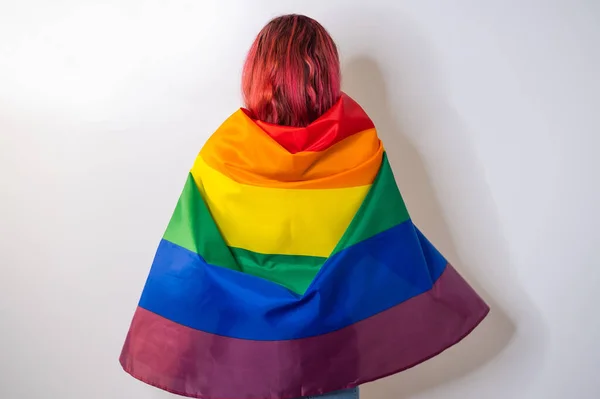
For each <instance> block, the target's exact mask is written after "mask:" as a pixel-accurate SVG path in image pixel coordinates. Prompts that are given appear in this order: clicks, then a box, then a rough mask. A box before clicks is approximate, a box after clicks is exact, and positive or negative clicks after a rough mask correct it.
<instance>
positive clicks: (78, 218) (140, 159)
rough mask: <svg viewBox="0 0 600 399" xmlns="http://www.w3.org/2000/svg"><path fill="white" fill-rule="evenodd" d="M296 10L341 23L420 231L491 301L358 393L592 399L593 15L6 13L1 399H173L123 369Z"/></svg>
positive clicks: (354, 72)
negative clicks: (157, 274)
mask: <svg viewBox="0 0 600 399" xmlns="http://www.w3.org/2000/svg"><path fill="white" fill-rule="evenodd" d="M367 4H368V5H367ZM284 12H301V13H307V14H309V15H311V16H314V17H315V18H317V19H319V20H320V21H322V22H323V23H324V24H325V25H326V27H328V28H329V30H330V31H331V33H332V34H333V36H334V37H335V39H336V40H337V42H338V44H339V47H340V50H341V52H342V53H343V62H344V73H345V75H344V78H345V81H344V85H345V89H346V90H347V91H348V92H349V94H351V95H353V96H354V97H356V98H357V99H358V100H359V102H361V103H362V104H363V105H364V107H365V108H366V109H367V111H369V112H370V113H371V114H372V116H373V118H374V119H375V122H376V124H377V125H378V127H379V129H380V131H381V135H382V136H383V138H384V139H385V140H386V143H387V147H388V151H389V153H390V154H391V160H392V164H393V167H394V169H395V171H396V174H397V177H398V180H399V182H400V184H401V188H402V190H403V193H404V195H405V197H406V198H407V202H408V204H409V207H410V210H411V211H412V214H413V216H414V218H415V220H416V222H417V224H419V225H420V226H421V227H422V228H423V230H424V231H425V232H426V233H427V234H428V235H429V236H430V237H431V239H432V240H433V241H434V243H435V244H437V245H438V246H439V247H440V248H441V249H442V250H443V252H444V253H445V254H446V255H447V256H448V257H449V258H450V260H451V261H452V262H453V263H455V264H456V266H457V267H458V269H459V270H460V271H461V272H462V273H463V274H464V275H465V276H466V277H467V278H468V279H469V280H470V281H471V282H472V283H473V284H474V285H475V286H476V287H477V288H478V289H479V290H480V292H481V293H482V294H483V295H484V296H485V297H486V299H487V300H489V302H490V304H491V305H492V306H493V313H492V314H491V316H490V318H489V319H488V320H487V321H486V322H485V323H484V325H482V327H481V328H480V329H478V330H477V332H476V333H474V334H473V335H472V336H470V337H469V338H468V339H467V340H465V341H464V342H463V343H462V344H460V345H459V346H457V347H455V348H453V349H452V350H450V351H448V352H446V353H444V354H443V355H442V356H440V357H438V358H436V359H434V360H432V361H430V362H427V363H426V364H423V365H422V366H419V367H417V368H415V369H412V370H410V371H408V372H405V373H403V374H401V375H399V376H395V377H392V378H389V379H386V380H384V381H381V382H378V383H375V384H372V385H368V386H366V387H365V388H364V390H363V397H364V398H367V399H403V398H430V399H438V398H439V399H442V398H443V399H453V398H456V399H464V398H486V399H496V398H497V399H506V398H511V399H520V398H523V399H525V398H526V399H537V398H539V399H554V398H571V397H572V398H578V399H588V398H590V399H591V398H598V397H600V378H598V372H599V371H600V349H599V345H598V339H599V338H600V321H599V315H600V311H598V306H600V289H598V287H599V286H600V271H599V270H598V266H599V265H598V261H597V260H596V259H598V258H597V254H596V253H595V252H596V251H597V250H598V249H600V237H599V233H598V227H597V226H598V224H599V223H600V211H599V210H598V205H600V188H599V186H600V178H599V176H598V175H599V171H600V160H599V159H598V157H597V151H598V149H599V148H600V139H599V136H600V117H599V116H598V110H599V108H600V94H599V93H600V77H599V74H600V54H599V52H600V3H599V2H597V1H594V0H587V1H586V0H519V1H518V0H486V1H482V0H454V1H447V0H437V1H436V0H405V1H400V0H389V1H381V0H379V1H377V0H371V1H369V2H366V1H360V0H345V1H341V0H339V1H338V0H335V1H334V0H316V1H315V0H311V1H308V0H304V1H302V0H297V1H283V0H279V1H277V0H263V1H256V0H253V1H242V0H238V1H228V0H220V1H213V0H211V1H206V0H205V1H183V0H171V1H166V0H165V1H150V0H147V1H143V0H138V1H135V0H114V1H103V2H93V1H89V0H86V1H83V0H77V1H75V0H73V1H59V0H54V1H52V2H48V1H43V0H20V1H11V0H0V177H1V180H0V183H1V184H0V189H1V190H2V191H1V194H2V195H1V196H0V398H1V399H30V398H32V399H33V398H60V399H81V398H86V399H93V398H98V399H105V398H111V399H119V398H123V399H129V398H136V399H146V398H147V399H159V398H167V397H171V396H170V395H168V394H165V393H162V392H160V391H158V390H155V389H154V388H150V387H147V386H145V385H144V384H142V383H138V382H137V381H135V380H134V379H132V378H131V377H129V376H127V375H126V374H125V373H124V372H122V371H121V369H120V367H119V364H118V362H117V358H118V355H119V351H120V349H121V345H122V343H123V339H124V336H125V334H126V331H127V328H128V326H129V322H130V320H131V316H132V312H133V310H134V307H135V305H136V303H137V300H138V298H139V294H140V292H141V289H142V286H143V283H144V280H145V277H146V274H147V272H148V269H149V266H150V263H151V261H152V257H153V255H154V250H155V247H156V245H157V243H158V239H159V238H160V236H161V235H162V233H163V231H164V228H165V226H166V223H167V221H168V219H169V217H170V213H171V211H172V210H173V207H174V205H175V202H176V199H177V197H178V195H179V193H180V189H181V187H182V185H183V180H184V178H185V175H186V173H187V170H188V168H189V167H190V165H191V162H192V161H193V158H194V157H195V155H196V152H197V151H198V149H199V148H200V146H201V145H202V144H203V142H204V140H205V139H206V138H207V136H208V135H209V134H210V133H211V132H212V131H213V130H214V129H215V128H216V127H217V126H218V125H219V124H220V122H221V121H222V120H223V119H224V118H225V117H226V116H228V115H229V114H230V113H231V112H233V111H234V110H235V108H236V107H238V106H239V105H240V96H239V90H238V87H239V74H240V69H241V64H242V61H243V58H244V55H245V51H246V50H247V48H248V47H249V45H250V43H251V40H252V38H253V36H254V35H255V34H256V33H257V32H258V30H259V29H260V27H261V26H262V25H263V24H264V23H265V22H266V21H267V19H268V18H269V17H271V16H274V15H276V14H279V13H284Z"/></svg>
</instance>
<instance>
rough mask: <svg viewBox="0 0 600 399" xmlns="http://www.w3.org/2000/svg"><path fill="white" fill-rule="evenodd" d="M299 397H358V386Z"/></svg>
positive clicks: (318, 398)
mask: <svg viewBox="0 0 600 399" xmlns="http://www.w3.org/2000/svg"><path fill="white" fill-rule="evenodd" d="M301 399H358V388H352V389H344V390H343V391H336V392H331V393H326V394H325V395H319V396H305V397H304V398H301Z"/></svg>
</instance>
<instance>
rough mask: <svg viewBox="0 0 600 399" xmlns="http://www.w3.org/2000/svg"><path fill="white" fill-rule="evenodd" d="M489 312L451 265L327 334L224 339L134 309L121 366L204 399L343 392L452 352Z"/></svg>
mask: <svg viewBox="0 0 600 399" xmlns="http://www.w3.org/2000/svg"><path fill="white" fill-rule="evenodd" d="M488 311H489V307H488V306H487V305H486V304H485V303H484V302H483V300H482V299H481V298H480V297H479V296H478V295H477V294H476V293H475V291H473V289H472V288H471V287H470V286H469V285H468V284H467V283H466V282H465V281H464V280H463V279H462V277H461V276H460V275H459V274H458V273H457V272H456V271H455V270H454V268H452V267H451V266H450V265H448V267H447V268H446V270H445V271H444V273H443V274H442V275H441V277H440V278H439V279H438V280H437V282H436V283H435V284H434V286H433V288H432V289H431V290H430V291H427V292H425V293H423V294H421V295H418V296H416V297H413V298H412V299H410V300H408V301H406V302H403V303H401V304H399V305H397V306H395V307H393V308H391V309H389V310H386V311H384V312H382V313H379V314H377V315H375V316H372V317H370V318H368V319H365V320H362V321H360V322H358V323H355V324H352V325H350V326H348V327H345V328H343V329H341V330H338V331H334V332H332V333H329V334H325V335H320V336H316V337H310V338H302V339H295V340H287V341H252V340H244V339H238V338H228V337H223V336H218V335H214V334H210V333H206V332H203V331H199V330H194V329H192V328H189V327H185V326H182V325H180V324H177V323H174V322H172V321H170V320H167V319H165V318H163V317H161V316H158V315H156V314H154V313H152V312H149V311H147V310H145V309H143V308H138V309H137V311H136V314H135V316H134V319H133V322H132V326H131V329H130V331H129V334H128V336H127V340H126V342H125V346H124V348H123V352H122V354H121V359H120V360H121V365H122V366H123V368H124V369H125V371H127V372H128V373H129V374H131V375H132V376H133V377H135V378H137V379H139V380H141V381H144V382H146V383H148V384H150V385H154V386H156V387H159V388H161V389H164V390H166V391H169V392H173V393H176V394H179V395H184V396H189V397H196V398H205V399H291V398H298V397H302V396H312V395H319V394H323V393H327V392H331V391H336V390H341V389H344V388H351V387H355V386H357V385H360V384H363V383H365V382H369V381H373V380H376V379H379V378H382V377H385V376H388V375H391V374H395V373H397V372H400V371H402V370H405V369H407V368H410V367H412V366H415V365H417V364H419V363H421V362H423V361H425V360H427V359H429V358H431V357H432V356H435V355H437V354H438V353H440V352H442V351H443V350H445V349H447V348H449V347H450V346H452V345H454V344H456V343H457V342H458V341H460V340H461V339H462V338H464V337H465V336H466V335H467V334H469V333H470V332H471V331H472V330H473V329H474V328H475V327H476V326H477V325H478V324H479V323H480V322H481V320H483V318H484V317H485V316H486V315H487V313H488Z"/></svg>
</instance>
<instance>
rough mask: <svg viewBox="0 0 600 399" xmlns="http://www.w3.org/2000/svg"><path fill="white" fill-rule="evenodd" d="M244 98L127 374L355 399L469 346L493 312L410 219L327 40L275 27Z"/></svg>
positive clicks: (215, 141)
mask: <svg viewBox="0 0 600 399" xmlns="http://www.w3.org/2000/svg"><path fill="white" fill-rule="evenodd" d="M242 86H243V92H244V99H245V102H246V108H247V109H241V110H238V111H237V112H235V113H234V114H233V115H232V116H231V117H230V118H228V119H227V120H226V121H225V122H224V123H223V125H222V126H221V127H219V129H218V130H217V131H216V132H215V133H214V134H213V135H212V136H211V138H210V139H209V140H208V141H207V143H206V144H205V146H204V147H203V148H202V150H201V151H200V154H199V156H198V158H197V159H196V162H195V163H194V166H193V167H192V170H191V172H190V174H189V175H188V180H187V183H186V185H185V187H184V190H183V193H182V195H181V198H180V200H179V203H178V204H177V207H176V209H175V212H174V214H173V217H172V219H171V222H170V223H169V226H168V227H167V231H166V232H165V235H164V237H163V240H162V241H161V243H160V245H159V248H158V251H157V254H156V257H155V260H154V263H153V265H152V268H151V271H150V275H149V277H148V280H147V283H146V286H145V288H144V292H143V294H142V298H141V300H140V303H139V306H138V309H137V311H136V313H135V316H134V319H133V322H132V325H131V328H130V331H129V334H128V336H127V339H126V342H125V345H124V348H123V352H122V354H121V364H122V366H123V368H124V369H125V370H126V371H127V372H128V373H130V374H131V375H133V376H134V377H136V378H138V379H140V380H142V381H145V382H146V383H148V384H151V385H154V386H156V387H159V388H162V389H165V390H167V391H170V392H174V393H177V394H181V395H185V396H189V397H198V398H209V399H223V398H228V399H251V398H268V399H292V398H298V397H308V396H310V397H314V396H318V395H325V396H327V397H330V398H340V399H341V398H355V397H357V396H358V394H357V391H356V387H357V386H358V385H359V384H362V383H365V382H369V381H373V380H376V379H379V378H382V377H385V376H388V375H391V374H394V373H397V372H400V371H402V370H404V369H407V368H409V367H412V366H414V365H416V364H418V363H420V362H422V361H424V360H426V359H428V358H430V357H432V356H435V355H437V354H438V353H440V352H442V351H443V350H445V349H447V348H448V347H450V346H452V345H454V344H456V343H457V342H458V341H460V340H461V339H462V338H463V337H465V336H466V335H467V334H468V333H470V332H471V331H472V330H473V329H474V328H475V327H476V326H477V325H478V324H479V323H480V322H481V320H482V319H483V318H484V317H485V316H486V315H487V313H488V311H489V308H488V306H487V305H486V304H485V303H484V302H483V301H482V300H481V298H480V297H479V296H478V295H477V294H476V293H475V292H474V291H473V290H472V289H471V288H470V287H469V285H468V284H467V283H466V282H465V281H464V280H463V279H462V278H461V277H460V276H459V274H458V273H457V272H456V271H455V270H454V269H453V268H452V266H451V265H449V264H448V262H447V261H446V260H445V259H444V258H443V256H442V255H441V254H440V253H439V252H438V251H437V250H436V249H435V247H434V246H433V245H432V244H431V243H430V242H429V241H428V240H427V239H426V238H425V236H423V234H422V233H421V232H420V231H419V230H418V229H417V228H416V227H415V226H414V225H413V223H412V221H411V220H410V218H409V215H408V211H407V210H406V207H405V205H404V202H403V201H402V197H401V195H400V192H399V190H398V188H397V186H396V183H395V180H394V177H393V174H392V171H391V168H390V166H389V163H388V161H387V157H386V155H385V151H384V149H383V146H382V143H381V141H380V140H379V138H378V136H377V132H376V130H375V127H374V125H373V122H372V121H371V120H370V119H369V117H368V116H367V115H366V114H365V112H364V111H363V110H362V108H361V107H360V106H359V105H358V104H357V103H356V102H355V101H353V100H352V99H351V98H350V97H348V96H347V95H346V94H344V93H342V92H341V90H340V66H339V58H338V53H337V49H336V46H335V44H334V42H333V40H332V39H331V37H330V36H329V35H328V33H327V32H326V31H325V29H324V28H323V27H322V26H321V25H320V24H319V23H317V22H316V21H314V20H312V19H310V18H308V17H304V16H299V15H287V16H283V17H279V18H276V19H274V20H273V21H271V22H269V23H268V24H267V25H266V26H265V27H264V29H263V30H262V31H261V32H260V33H259V35H258V37H257V38H256V40H255V42H254V44H253V45H252V47H251V49H250V52H249V54H248V58H247V60H246V64H245V67H244V73H243V85H242Z"/></svg>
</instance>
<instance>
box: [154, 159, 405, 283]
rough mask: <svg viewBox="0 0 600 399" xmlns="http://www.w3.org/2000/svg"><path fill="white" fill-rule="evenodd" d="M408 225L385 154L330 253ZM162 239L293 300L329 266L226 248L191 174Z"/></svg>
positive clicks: (315, 260)
mask: <svg viewBox="0 0 600 399" xmlns="http://www.w3.org/2000/svg"><path fill="white" fill-rule="evenodd" d="M408 219H409V215H408V212H407V210H406V206H405V204H404V201H403V200H402V196H401V195H400V191H399V190H398V187H397V185H396V181H395V179H394V174H393V172H392V169H391V167H390V164H389V161H388V159H387V155H385V154H384V156H383V160H382V163H381V168H380V169H379V173H378V174H377V177H376V178H375V181H374V182H373V185H372V187H371V189H370V190H369V192H368V193H367V196H366V197H365V199H364V201H363V203H362V205H361V206H360V208H359V210H358V212H357V213H356V215H355V216H354V218H353V219H352V222H351V223H350V226H348V229H347V230H346V232H345V233H344V235H343V236H342V238H341V240H340V242H339V243H338V245H337V246H336V248H335V250H334V251H333V253H334V254H335V253H338V252H340V251H342V250H344V249H345V248H348V247H350V246H352V245H354V244H356V243H359V242H361V241H363V240H366V239H368V238H370V237H373V236H375V235H376V234H378V233H381V232H383V231H385V230H387V229H389V228H391V227H394V226H396V225H398V224H400V223H402V222H405V221H406V220H408ZM244 227H246V228H250V229H251V228H252V227H251V226H244ZM164 238H165V239H166V240H168V241H171V242H172V243H174V244H177V245H180V246H182V247H184V248H186V249H188V250H190V251H193V252H195V253H198V254H200V255H201V256H202V257H203V258H204V260H206V262H208V263H210V264H212V265H217V266H222V267H226V268H229V269H233V270H237V271H240V272H243V273H248V274H251V275H253V276H257V277H261V278H264V279H266V280H269V281H272V282H275V283H277V284H280V285H282V286H284V287H287V288H288V289H290V290H291V291H293V292H295V293H297V294H303V293H304V292H305V291H306V289H307V288H308V287H309V285H310V283H311V282H312V281H313V279H314V278H315V276H316V274H317V273H318V272H319V270H320V269H321V267H322V265H323V264H324V263H325V261H326V260H327V259H326V258H322V257H314V256H302V255H276V254H260V253H256V252H252V251H248V250H245V249H241V248H229V247H228V246H227V244H226V243H225V240H224V239H223V237H222V235H221V232H220V231H219V229H218V227H217V226H216V224H215V222H214V220H213V218H212V216H211V214H210V211H209V209H208V207H207V206H206V204H205V202H204V200H203V198H202V196H201V194H200V191H199V190H198V187H197V186H196V182H195V181H194V178H193V177H192V175H191V174H190V175H189V176H188V179H187V182H186V184H185V188H184V190H183V193H182V194H181V197H180V199H179V202H178V203H177V207H176V209H175V212H174V213H173V217H172V218H171V222H170V223H169V227H168V228H167V231H166V233H165V235H164Z"/></svg>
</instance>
